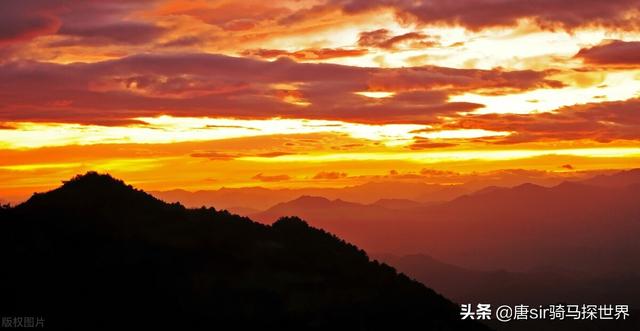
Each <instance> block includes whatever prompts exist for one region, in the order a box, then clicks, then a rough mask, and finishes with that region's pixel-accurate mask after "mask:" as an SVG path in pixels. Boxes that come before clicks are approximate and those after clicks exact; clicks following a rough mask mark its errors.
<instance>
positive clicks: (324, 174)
mask: <svg viewBox="0 0 640 331" xmlns="http://www.w3.org/2000/svg"><path fill="white" fill-rule="evenodd" d="M346 177H347V173H345V172H337V171H320V172H319V173H317V174H315V175H314V176H313V179H323V180H326V179H329V180H331V179H340V178H346Z"/></svg>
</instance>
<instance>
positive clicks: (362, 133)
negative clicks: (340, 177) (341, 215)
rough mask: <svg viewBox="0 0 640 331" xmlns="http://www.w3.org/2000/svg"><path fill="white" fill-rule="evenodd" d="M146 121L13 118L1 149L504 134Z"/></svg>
mask: <svg viewBox="0 0 640 331" xmlns="http://www.w3.org/2000/svg"><path fill="white" fill-rule="evenodd" d="M136 120H139V121H143V122H145V123H147V125H129V126H121V127H113V126H99V125H80V124H62V123H28V122H18V123H14V124H13V126H15V129H12V130H0V148H9V149H11V148H37V147H44V146H65V145H95V144H124V143H155V144H158V143H175V142H186V141H205V140H219V139H229V138H240V137H255V136H267V135H286V134H304V133H320V132H333V133H343V134H347V135H349V136H351V137H353V138H360V139H368V140H372V141H379V142H381V143H383V144H385V145H388V146H395V145H403V144H408V143H410V142H412V141H413V138H414V137H415V136H425V137H427V136H429V137H431V136H432V137H434V138H436V137H437V138H440V139H449V138H475V137H483V136H500V135H505V134H504V133H496V132H492V131H485V130H457V131H446V132H443V133H438V132H431V133H428V134H416V133H415V132H418V131H420V130H425V129H428V128H429V127H428V126H425V125H418V124H386V125H367V124H356V123H347V122H340V121H326V120H303V119H281V118H274V119H269V120H239V119H224V118H207V117H201V118H200V117H199V118H196V117H171V116H159V117H139V118H136Z"/></svg>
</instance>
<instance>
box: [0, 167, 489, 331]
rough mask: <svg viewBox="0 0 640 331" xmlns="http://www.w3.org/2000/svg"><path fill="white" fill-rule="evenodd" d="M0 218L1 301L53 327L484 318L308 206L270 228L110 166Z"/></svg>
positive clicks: (429, 323) (436, 322)
mask: <svg viewBox="0 0 640 331" xmlns="http://www.w3.org/2000/svg"><path fill="white" fill-rule="evenodd" d="M0 220H1V221H0V227H1V230H2V231H0V258H2V259H3V261H5V262H6V263H10V264H11V265H12V266H13V268H10V269H8V270H7V271H6V272H3V273H2V274H0V290H1V291H2V293H3V295H4V296H5V298H6V300H3V301H2V302H1V303H0V312H2V313H4V312H11V311H13V312H20V311H33V312H37V313H39V314H41V315H43V316H46V318H47V320H48V322H49V323H51V325H53V326H55V325H58V326H61V325H65V328H68V329H74V328H78V327H87V326H93V327H92V328H94V329H113V328H114V327H117V326H118V325H121V324H119V323H121V322H122V321H127V323H129V324H127V325H129V326H131V325H134V326H145V327H149V326H157V327H167V326H169V327H180V328H181V329H205V328H210V327H211V326H212V325H217V326H221V325H233V326H234V327H236V328H237V327H242V328H245V327H260V328H262V329H278V330H299V329H310V330H314V329H315V330H323V329H327V328H332V329H336V328H337V329H343V328H345V329H346V328H350V329H364V330H388V329H389V328H393V327H401V328H402V327H403V326H409V325H418V324H419V325H423V326H424V327H425V328H440V329H443V330H486V329H487V328H486V327H484V326H482V325H480V324H477V323H471V322H467V321H461V320H460V318H459V311H458V307H457V306H456V305H455V304H453V303H452V302H450V301H448V300H447V299H445V298H444V297H442V296H440V295H439V294H437V293H435V292H434V291H433V290H431V289H429V288H427V287H425V286H424V285H422V284H420V283H417V282H415V281H412V280H410V279H409V278H408V277H406V276H405V275H403V274H398V273H397V272H396V271H395V269H393V268H391V267H389V266H387V265H385V264H380V263H378V262H377V261H370V259H369V257H368V256H367V254H366V253H365V252H364V251H362V250H361V249H359V248H357V247H355V246H353V245H351V244H349V243H347V242H345V241H344V240H342V239H339V238H337V237H336V236H334V235H331V234H329V233H327V232H325V231H323V230H319V229H315V228H312V227H310V226H309V225H308V224H307V223H306V222H304V221H302V220H300V219H299V218H294V217H289V218H281V219H279V220H278V221H276V222H275V223H274V224H273V225H271V226H267V225H262V224H259V223H255V222H253V221H251V220H250V219H248V218H246V217H240V216H236V215H231V214H230V213H228V212H226V211H217V210H215V209H213V208H200V209H186V208H185V207H183V206H182V205H180V204H177V203H174V204H167V203H164V202H162V201H161V200H159V199H157V198H154V197H153V196H151V195H149V194H147V193H145V192H144V191H141V190H136V189H134V188H133V187H131V186H128V185H126V184H125V183H124V182H122V181H119V180H116V179H113V178H112V177H110V176H107V175H100V174H97V173H87V174H86V175H84V176H77V177H75V178H74V179H72V180H70V181H67V182H65V183H64V184H63V185H62V186H61V187H59V188H57V189H54V190H51V191H49V192H47V193H41V194H35V195H34V196H32V197H31V198H30V199H29V200H27V201H26V202H24V203H22V204H20V205H18V206H16V207H11V208H5V207H3V208H1V209H0ZM62 297H64V298H65V300H64V301H60V299H59V298H62ZM113 302H116V303H117V304H116V305H112V303H113ZM381 312H384V313H382V314H381ZM114 316H115V319H113V317H114ZM107 317H110V318H111V319H110V318H107ZM119 321H120V322H119ZM96 323H99V324H96ZM131 323H133V324H131Z"/></svg>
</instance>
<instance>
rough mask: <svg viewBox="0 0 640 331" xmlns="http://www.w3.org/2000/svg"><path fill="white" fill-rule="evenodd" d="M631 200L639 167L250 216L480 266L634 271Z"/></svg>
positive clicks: (635, 219)
mask: <svg viewBox="0 0 640 331" xmlns="http://www.w3.org/2000/svg"><path fill="white" fill-rule="evenodd" d="M621 178H624V179H621ZM622 183H626V185H621V184H622ZM638 201H640V171H638V170H631V171H625V172H621V173H619V174H616V175H611V176H606V177H605V176H602V177H597V178H594V179H591V180H587V181H584V182H564V183H561V184H559V185H556V186H553V187H543V186H538V185H534V184H522V185H519V186H516V187H512V188H501V187H489V188H484V189H482V190H480V191H477V192H474V193H471V194H468V195H463V196H461V197H458V198H456V199H454V200H452V201H449V202H445V203H440V204H430V205H425V204H412V206H411V207H408V208H402V209H391V208H389V206H382V205H379V204H373V205H363V204H355V203H348V202H345V201H341V200H334V201H329V200H327V199H324V198H312V197H303V198H299V199H295V200H292V201H289V202H286V203H280V204H277V205H275V206H274V207H272V208H270V209H267V210H266V211H264V212H261V213H257V214H255V215H252V217H254V218H255V219H258V220H260V221H262V222H265V223H271V222H273V221H274V220H275V219H277V218H278V217H280V216H284V215H299V216H300V217H303V218H305V219H307V220H308V221H309V222H310V223H311V224H313V225H314V226H318V227H321V228H324V229H326V230H328V231H331V232H333V233H336V234H338V235H339V236H341V237H343V238H346V239H347V240H350V241H352V242H354V243H356V244H357V245H359V246H361V247H364V248H365V249H367V250H368V251H372V252H384V253H391V254H396V255H406V254H413V253H427V254H430V255H433V256H436V257H437V258H438V259H440V260H443V261H447V262H451V263H455V264H458V265H463V266H466V267H470V268H474V269H480V270H482V269H499V268H504V269H508V270H520V271H525V270H529V269H531V268H538V267H553V268H560V269H563V268H564V269H574V270H576V271H588V272H594V273H598V272H604V273H609V272H639V271H640V260H638V259H635V258H633V256H635V254H636V253H638V252H640V241H638V240H637V238H638V237H639V236H640V203H638ZM405 205H407V206H409V205H410V204H408V203H405Z"/></svg>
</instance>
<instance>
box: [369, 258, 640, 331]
mask: <svg viewBox="0 0 640 331" xmlns="http://www.w3.org/2000/svg"><path fill="white" fill-rule="evenodd" d="M375 257H376V258H377V259H379V260H380V261H384V262H385V263H389V264H390V265H393V266H394V267H396V268H397V269H398V270H400V271H401V272H403V273H406V274H407V275H408V276H410V277H412V278H415V279H417V280H419V281H420V282H422V283H423V284H428V285H429V287H431V288H433V289H436V290H437V291H439V292H441V293H443V294H444V295H446V296H447V297H448V298H451V299H452V300H454V301H456V302H460V303H475V302H484V303H490V304H492V306H493V307H497V306H499V305H503V304H509V305H512V306H515V305H520V304H525V305H529V306H531V307H537V306H539V305H542V306H543V307H544V306H548V305H549V303H584V302H588V303H590V304H604V305H607V304H611V303H612V302H617V303H624V304H628V305H629V307H630V309H631V317H630V318H629V319H627V320H618V321H609V320H602V321H591V320H585V321H575V320H567V321H558V320H555V321H541V320H536V321H529V322H526V321H515V322H513V321H512V322H510V323H499V322H496V321H495V320H493V321H491V322H492V323H489V324H490V325H492V326H494V327H495V328H496V329H497V330H498V331H509V330H513V331H529V330H531V331H537V330H557V331H583V330H593V331H610V330H616V331H636V330H639V329H640V318H638V314H640V309H637V307H638V306H639V305H640V287H639V286H638V284H639V283H640V275H622V274H611V275H607V276H606V277H603V276H598V277H590V276H589V275H585V274H582V273H576V272H569V271H562V270H543V269H540V270H531V271H528V272H510V271H505V270H492V271H478V270H472V269H468V268H462V267H459V266H455V265H451V264H448V263H443V262H440V261H438V260H436V259H434V258H432V257H430V256H427V255H422V254H420V255H406V256H394V255H388V254H384V255H376V256H375Z"/></svg>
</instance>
